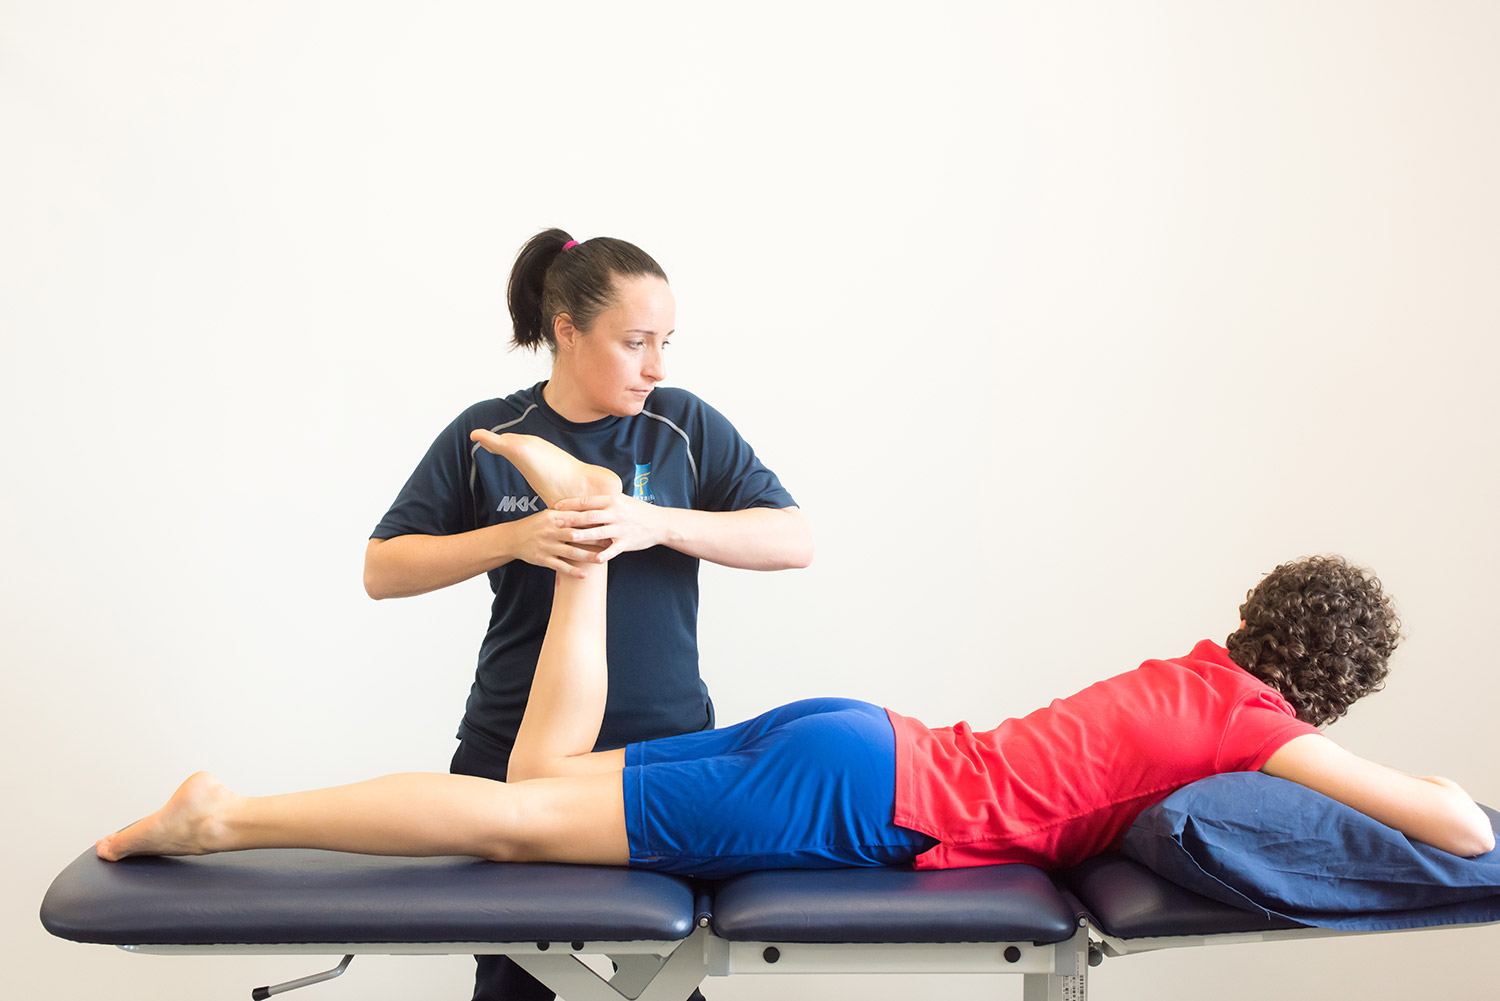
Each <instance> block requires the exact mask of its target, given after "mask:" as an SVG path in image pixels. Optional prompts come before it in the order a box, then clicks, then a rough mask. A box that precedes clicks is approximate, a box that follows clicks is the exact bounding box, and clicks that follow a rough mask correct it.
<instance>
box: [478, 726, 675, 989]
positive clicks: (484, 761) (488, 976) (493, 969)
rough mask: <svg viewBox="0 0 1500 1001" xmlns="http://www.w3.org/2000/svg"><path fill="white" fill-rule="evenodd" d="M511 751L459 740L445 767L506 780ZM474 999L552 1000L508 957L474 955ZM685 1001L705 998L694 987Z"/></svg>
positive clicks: (534, 980)
mask: <svg viewBox="0 0 1500 1001" xmlns="http://www.w3.org/2000/svg"><path fill="white" fill-rule="evenodd" d="M509 763H510V754H509V753H508V752H506V753H496V752H492V751H489V750H486V749H484V748H480V747H476V746H475V745H474V743H473V742H472V741H467V740H465V741H459V744H458V750H457V751H455V752H454V754H453V763H452V764H451V765H449V766H448V770H449V771H450V772H453V773H455V774H457V775H479V776H481V777H483V778H487V779H494V780H496V781H497V782H504V781H505V770H506V767H507V766H508V765H509ZM474 962H475V963H476V964H478V966H477V969H475V971H474V999H473V1001H551V999H552V998H553V997H554V996H555V995H554V994H553V993H552V990H551V988H549V987H547V986H546V985H545V984H543V983H542V982H541V981H539V980H537V979H536V978H535V977H533V976H532V975H531V974H529V973H527V972H526V971H525V970H523V969H521V968H520V967H519V966H517V965H516V964H515V963H514V962H513V961H512V960H511V959H510V958H509V957H508V956H475V957H474ZM688 1001H704V998H703V995H702V994H700V993H699V992H698V991H696V990H694V991H693V994H692V996H691V997H690V998H688Z"/></svg>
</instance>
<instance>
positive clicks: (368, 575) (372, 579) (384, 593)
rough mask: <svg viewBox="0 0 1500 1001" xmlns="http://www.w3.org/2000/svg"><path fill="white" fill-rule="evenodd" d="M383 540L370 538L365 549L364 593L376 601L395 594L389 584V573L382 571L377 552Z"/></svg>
mask: <svg viewBox="0 0 1500 1001" xmlns="http://www.w3.org/2000/svg"><path fill="white" fill-rule="evenodd" d="M384 541H385V540H384V539H371V540H370V545H369V548H367V549H366V550H365V594H368V595H369V596H370V597H371V598H374V599H375V600H376V601H380V600H381V599H382V598H394V597H396V596H397V595H396V591H395V589H394V588H393V587H392V586H391V579H390V574H388V573H386V572H385V571H384V567H383V566H382V565H381V559H380V555H379V554H378V553H377V550H379V549H380V545H381V543H383V542H384Z"/></svg>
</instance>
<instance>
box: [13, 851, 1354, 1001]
mask: <svg viewBox="0 0 1500 1001" xmlns="http://www.w3.org/2000/svg"><path fill="white" fill-rule="evenodd" d="M41 916H42V922H43V924H44V925H45V926H46V928H47V930H48V931H50V932H52V933H53V934H54V935H58V936H60V937H62V938H66V939H71V940H74V941H78V942H90V943H103V944H108V945H115V946H119V947H121V948H123V949H126V950H127V951H131V952H143V953H147V952H149V953H187V952H191V953H222V954H227V953H241V954H244V953H263V954H288V953H299V954H308V955H329V956H343V957H344V959H343V961H342V962H341V963H340V964H339V965H338V966H337V967H335V968H334V969H331V970H328V971H327V972H326V973H320V974H315V975H313V976H309V977H305V978H302V979H301V980H297V981H292V982H290V983H286V984H281V985H277V986H274V987H262V988H257V989H256V990H255V991H254V992H253V997H255V998H267V997H270V996H272V995H274V994H278V993H281V992H282V991H286V990H290V989H293V988H297V987H303V986H306V985H308V984H311V983H316V982H318V981H321V980H327V979H331V978H332V977H335V976H338V975H339V974H340V973H342V972H343V971H344V969H345V968H346V967H347V966H348V965H349V963H350V960H351V959H352V958H353V957H354V956H356V955H360V954H376V955H381V954H434V953H436V954H448V953H455V954H481V953H489V954H504V955H507V956H510V957H512V958H513V959H514V960H515V961H516V962H517V963H519V964H520V965H521V966H522V967H524V968H525V969H526V970H528V971H529V972H530V973H531V974H532V975H533V976H535V977H536V978H537V979H538V980H541V981H542V982H543V983H544V984H546V985H548V986H549V987H551V988H552V989H553V990H555V991H556V992H557V994H558V995H559V996H560V997H561V998H564V999H566V1001H620V999H622V998H624V999H631V1001H684V999H685V998H686V997H687V996H688V995H689V994H690V993H692V989H693V988H694V987H695V986H696V985H698V984H699V983H700V982H702V981H703V980H704V978H705V977H719V976H730V975H738V974H751V973H760V974H776V973H924V972H927V973H962V972H968V973H1014V974H1019V975H1020V976H1022V977H1023V978H1024V998H1025V999H1026V1001H1044V999H1045V1001H1081V999H1083V998H1086V997H1087V994H1088V970H1089V967H1090V966H1093V965H1097V964H1098V963H1099V962H1101V961H1102V960H1103V958H1104V957H1106V956H1119V955H1125V954H1129V953H1133V952H1142V951H1151V950H1156V949H1165V948H1173V947H1180V946H1196V945H1205V944H1210V943H1214V942H1220V941H1262V940H1267V939H1275V938H1301V937H1309V936H1321V935H1337V934H1347V933H1343V932H1338V931H1331V930H1328V929H1321V928H1309V927H1306V926H1302V925H1298V924H1297V923H1295V922H1292V921H1288V920H1284V919H1276V918H1268V917H1265V916H1263V915H1260V914H1256V913H1252V912H1249V911H1245V910H1240V909H1238V908H1234V907H1230V906H1228V905H1226V904H1221V903H1217V902H1215V901H1212V900H1209V899H1207V898H1205V897H1201V896H1198V895H1197V894H1194V893H1192V892H1189V891H1187V890H1184V889H1181V888H1179V887H1178V886H1176V885H1174V884H1173V883H1170V882H1167V881H1166V880H1164V879H1161V878H1160V877H1158V876H1156V875H1154V874H1153V873H1152V872H1151V871H1150V870H1148V869H1146V868H1144V867H1143V866H1141V865H1139V864H1138V863H1136V862H1134V861H1131V860H1130V859H1127V858H1124V857H1121V856H1118V855H1104V856H1100V857H1097V858H1094V859H1091V860H1090V861H1088V862H1087V863H1085V864H1083V865H1081V866H1079V867H1077V868H1075V869H1072V870H1068V871H1065V872H1062V873H1055V874H1052V875H1050V876H1049V875H1048V874H1047V873H1044V872H1042V871H1041V870H1040V869H1036V868H1033V867H1031V866H1027V865H997V866H989V867H982V868H972V869H952V870H945V871H935V872H914V871H911V870H908V869H902V868H889V869H834V870H821V871H770V872H756V873H749V874H746V875H742V876H737V877H734V878H731V879H726V880H722V881H718V882H713V883H701V884H700V883H694V882H691V881H689V880H686V879H682V878H678V877H675V876H668V875H662V874H658V873H650V872H641V871H631V870H627V869H611V868H596V867H588V866H566V865H544V864H508V863H492V862H485V861H480V860H476V859H471V858H436V859H392V858H375V857H369V856H361V855H345V854H340V853H333V852H320V851H306V850H264V851H248V852H237V853H230V854H224V855H214V856H207V857H203V858H132V859H126V860H124V861H122V862H117V863H107V862H102V861H100V860H99V859H97V858H95V857H94V853H93V850H92V849H90V850H88V851H86V852H84V853H83V854H82V855H80V856H79V857H78V858H77V859H76V860H74V861H73V862H72V863H71V864H70V865H69V866H68V867H67V868H66V869H65V870H63V872H62V873H61V874H60V875H59V876H58V877H57V879H56V880H55V881H54V882H53V884H52V886H51V889H50V890H49V891H48V893H47V895H46V898H45V900H44V901H43V904H42V912H41ZM585 956H604V957H608V958H609V960H611V961H612V964H613V970H614V972H613V973H612V975H611V973H610V964H605V963H602V962H600V961H598V960H594V961H593V965H592V966H591V965H589V964H588V963H586V962H584V961H583V957H585ZM596 967H597V968H599V969H601V970H602V971H603V972H596Z"/></svg>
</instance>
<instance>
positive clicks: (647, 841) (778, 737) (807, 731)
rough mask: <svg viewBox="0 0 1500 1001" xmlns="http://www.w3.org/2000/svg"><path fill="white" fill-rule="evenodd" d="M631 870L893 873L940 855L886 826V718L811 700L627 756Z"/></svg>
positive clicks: (841, 703)
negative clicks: (887, 868) (927, 854)
mask: <svg viewBox="0 0 1500 1001" xmlns="http://www.w3.org/2000/svg"><path fill="white" fill-rule="evenodd" d="M624 786H625V828H626V831H627V832H628V834H629V837H630V865H631V867H632V868H635V869H654V870H658V871H661V872H675V873H680V874H686V875H693V876H728V875H732V874H734V873H738V872H748V871H751V870H755V869H831V868H840V867H844V866H877V865H900V864H902V863H906V862H910V861H911V860H912V859H913V858H915V857H916V856H917V855H919V854H921V853H922V852H924V851H926V850H927V849H928V848H930V847H932V846H933V845H934V844H936V842H935V841H933V839H932V838H930V837H928V836H927V835H925V834H919V833H917V832H916V831H911V830H907V829H906V828H904V827H898V826H897V825H896V824H895V823H894V822H893V821H892V819H891V818H892V814H893V812H894V800H895V792H896V738H895V734H894V733H893V732H892V730H891V723H890V718H889V717H887V716H886V713H885V710H884V709H881V708H880V707H879V706H873V705H870V704H869V703H868V702H856V701H854V700H852V699H807V700H804V701H802V702H794V703H792V704H791V705H788V706H782V707H781V708H779V709H773V710H771V711H770V712H767V713H764V714H762V715H760V716H757V717H756V718H754V719H751V720H746V721H745V722H743V723H738V724H735V725H734V726H729V727H725V728H724V729H722V730H702V731H699V732H698V733H685V734H682V735H681V736H677V737H666V738H664V739H661V740H651V741H645V742H642V743H637V744H630V745H628V746H627V747H626V748H625V772H624Z"/></svg>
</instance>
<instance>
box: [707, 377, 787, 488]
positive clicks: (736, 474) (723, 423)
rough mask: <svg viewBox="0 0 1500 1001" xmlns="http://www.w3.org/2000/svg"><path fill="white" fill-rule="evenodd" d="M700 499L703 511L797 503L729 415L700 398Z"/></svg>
mask: <svg viewBox="0 0 1500 1001" xmlns="http://www.w3.org/2000/svg"><path fill="white" fill-rule="evenodd" d="M698 405H699V407H700V408H701V410H700V412H699V415H698V416H699V424H700V427H701V430H700V432H699V440H700V441H701V443H702V445H701V455H700V460H699V462H700V473H699V475H700V481H699V494H698V503H697V504H696V505H695V506H696V507H697V508H699V509H700V510H703V511H743V510H745V509H747V508H753V507H770V508H783V507H794V506H795V505H796V503H797V502H796V501H795V500H793V499H792V495H791V494H790V493H788V492H787V490H786V488H785V487H783V486H782V485H781V480H780V479H778V478H777V476H776V474H775V473H773V472H771V470H770V469H768V468H766V465H765V463H763V462H761V461H760V459H759V458H758V457H757V456H756V454H755V450H754V449H753V448H751V447H750V443H749V442H747V441H745V439H744V438H743V437H742V436H741V435H740V433H739V431H738V430H737V429H736V428H735V426H734V425H733V424H731V423H729V420H728V418H726V417H725V416H724V415H723V414H721V413H719V412H718V411H717V410H715V409H714V408H713V407H711V406H709V405H708V404H706V403H703V402H702V401H701V400H700V401H698Z"/></svg>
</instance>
